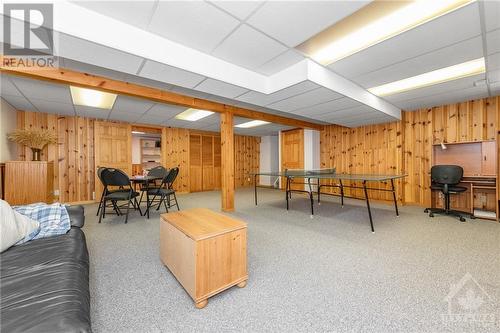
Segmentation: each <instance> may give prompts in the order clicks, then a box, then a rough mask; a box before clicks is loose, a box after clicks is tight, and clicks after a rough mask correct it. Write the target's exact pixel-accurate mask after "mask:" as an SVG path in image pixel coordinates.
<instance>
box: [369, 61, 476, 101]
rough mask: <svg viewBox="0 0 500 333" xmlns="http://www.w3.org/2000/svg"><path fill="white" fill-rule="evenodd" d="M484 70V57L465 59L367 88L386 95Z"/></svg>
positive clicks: (372, 91)
mask: <svg viewBox="0 0 500 333" xmlns="http://www.w3.org/2000/svg"><path fill="white" fill-rule="evenodd" d="M484 72H485V65H484V58H479V59H475V60H471V61H467V62H464V63H461V64H458V65H454V66H450V67H445V68H441V69H437V70H435V71H432V72H427V73H424V74H420V75H417V76H412V77H409V78H406V79H403V80H399V81H394V82H391V83H387V84H383V85H381V86H378V87H373V88H370V89H368V91H369V92H371V93H372V94H374V95H377V96H387V95H392V94H397V93H401V92H405V91H408V90H413V89H418V88H423V87H427V86H432V85H434V84H438V83H443V82H447V81H452V80H456V79H461V78H464V77H468V76H472V75H477V74H482V73H484Z"/></svg>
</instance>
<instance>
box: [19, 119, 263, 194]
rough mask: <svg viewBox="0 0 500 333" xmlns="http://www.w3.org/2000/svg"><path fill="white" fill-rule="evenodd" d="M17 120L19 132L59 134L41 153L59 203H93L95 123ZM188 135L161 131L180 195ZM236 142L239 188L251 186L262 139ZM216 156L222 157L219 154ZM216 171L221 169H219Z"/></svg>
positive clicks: (26, 152) (24, 156)
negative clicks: (36, 130) (50, 164)
mask: <svg viewBox="0 0 500 333" xmlns="http://www.w3.org/2000/svg"><path fill="white" fill-rule="evenodd" d="M17 117H18V128H39V129H49V130H52V131H55V132H56V133H57V134H58V143H57V145H49V146H48V147H46V148H45V149H44V150H43V152H42V160H46V161H54V189H55V190H59V198H58V200H59V201H61V202H77V201H88V200H92V193H93V192H94V189H95V182H94V179H95V161H94V120H93V119H89V118H82V117H71V116H59V115H54V114H46V113H40V112H27V111H18V114H17ZM196 133H201V132H199V131H196ZM189 134H190V130H188V129H183V128H163V129H162V164H163V165H164V166H166V167H173V166H177V167H179V170H180V172H179V175H178V178H177V180H176V182H175V188H176V190H177V191H179V192H189V181H190V173H189ZM211 134H213V133H211ZM234 140H235V141H234V143H235V163H236V167H235V183H236V187H243V186H251V185H252V182H249V181H248V175H249V174H250V173H252V172H254V171H258V170H259V161H260V138H259V137H251V136H241V135H235V138H234ZM216 142H217V143H218V142H219V141H217V140H216ZM18 152H19V156H18V159H19V160H26V161H29V160H31V150H30V149H29V148H27V147H24V148H23V147H20V148H19V149H18ZM216 154H219V155H220V152H219V150H217V151H216ZM222 163H223V161H222ZM216 167H218V168H219V169H220V166H219V165H216ZM252 181H253V179H252Z"/></svg>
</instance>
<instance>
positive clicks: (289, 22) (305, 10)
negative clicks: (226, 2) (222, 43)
mask: <svg viewBox="0 0 500 333" xmlns="http://www.w3.org/2000/svg"><path fill="white" fill-rule="evenodd" d="M367 3H368V1H268V2H266V3H265V4H264V5H263V6H262V7H261V8H259V9H258V10H257V12H256V13H255V14H253V15H252V16H251V17H250V18H249V19H248V20H247V22H248V23H249V24H250V25H252V26H254V27H256V28H257V29H259V30H261V31H263V32H265V33H266V34H268V35H270V36H272V37H274V38H276V39H277V40H279V41H281V42H282V43H284V44H286V45H288V46H290V47H295V46H297V45H298V44H300V43H302V42H303V41H305V40H306V39H309V38H311V37H312V36H314V35H315V34H317V33H318V32H320V31H322V30H324V29H326V28H328V27H329V26H330V25H332V24H334V23H336V22H338V21H340V20H341V19H343V18H344V17H346V16H348V15H350V14H352V13H353V12H355V11H356V10H358V9H360V8H361V7H363V6H364V5H366V4H367Z"/></svg>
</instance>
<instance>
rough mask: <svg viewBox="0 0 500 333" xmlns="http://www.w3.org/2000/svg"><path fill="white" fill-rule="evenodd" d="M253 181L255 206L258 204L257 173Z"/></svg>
mask: <svg viewBox="0 0 500 333" xmlns="http://www.w3.org/2000/svg"><path fill="white" fill-rule="evenodd" d="M253 183H254V185H255V186H254V187H255V188H254V192H255V193H254V194H255V206H257V175H254V176H253Z"/></svg>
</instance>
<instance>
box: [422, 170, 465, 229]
mask: <svg viewBox="0 0 500 333" xmlns="http://www.w3.org/2000/svg"><path fill="white" fill-rule="evenodd" d="M463 175H464V169H463V168H462V167H461V166H458V165H435V166H433V167H432V168H431V190H432V191H440V192H441V193H443V196H444V208H432V207H429V208H426V209H425V210H424V212H425V213H429V216H430V217H434V214H445V215H452V216H455V217H458V218H459V219H460V221H461V222H465V218H464V216H469V217H470V218H474V216H473V215H471V214H470V213H466V212H461V211H458V210H454V209H451V208H450V196H451V195H452V194H457V193H461V192H465V191H467V187H464V186H458V184H459V183H460V182H461V180H462V177H463Z"/></svg>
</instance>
